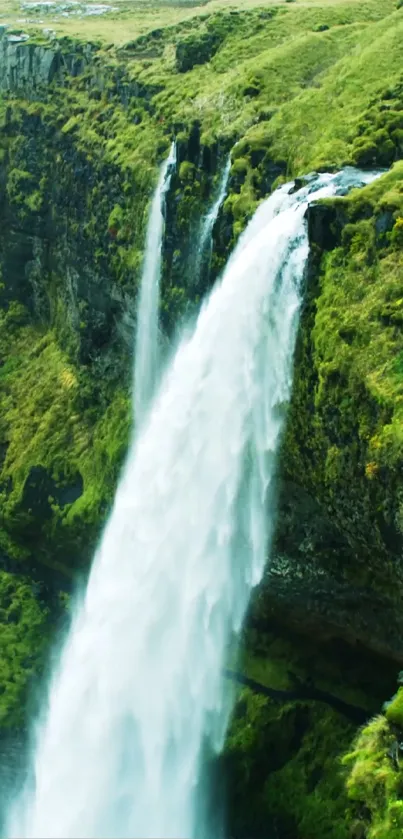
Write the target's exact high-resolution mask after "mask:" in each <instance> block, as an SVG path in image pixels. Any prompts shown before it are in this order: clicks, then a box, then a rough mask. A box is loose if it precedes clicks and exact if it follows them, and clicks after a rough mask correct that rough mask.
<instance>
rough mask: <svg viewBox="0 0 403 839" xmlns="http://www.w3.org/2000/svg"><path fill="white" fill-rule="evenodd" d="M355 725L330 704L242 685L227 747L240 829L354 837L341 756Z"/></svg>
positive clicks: (235, 825) (319, 838)
mask: <svg viewBox="0 0 403 839" xmlns="http://www.w3.org/2000/svg"><path fill="white" fill-rule="evenodd" d="M353 731H354V728H353V726H352V725H351V724H349V723H348V722H346V721H344V720H343V719H342V718H340V717H338V715H337V714H336V713H335V712H333V711H332V710H330V709H326V708H324V707H321V706H319V707H318V706H316V707H315V706H314V705H313V704H310V703H307V702H305V703H304V702H287V703H285V704H283V705H278V704H276V703H274V702H273V701H271V700H268V699H265V698H264V697H260V696H255V695H253V694H252V693H251V692H250V691H248V690H247V689H245V690H244V691H242V694H241V695H240V697H239V699H238V703H237V706H236V709H235V714H234V718H233V721H232V724H231V728H230V732H229V737H228V741H227V745H226V749H225V753H224V754H225V763H226V767H227V771H228V773H229V778H230V781H229V783H230V801H229V812H230V819H231V829H232V831H233V835H236V836H247V835H249V836H256V837H260V836H265V835H266V834H267V831H268V830H269V832H273V830H274V829H276V828H277V829H278V830H279V831H280V835H281V836H287V837H288V836H290V837H298V839H299V837H301V839H303V837H306V836H309V837H310V839H325V837H326V839H347V837H349V819H348V816H347V808H348V800H347V795H346V793H345V790H344V778H343V772H342V768H341V765H340V756H341V755H342V753H343V748H344V749H346V748H347V746H348V743H349V741H350V740H351V737H352V735H353Z"/></svg>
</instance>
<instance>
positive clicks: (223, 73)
mask: <svg viewBox="0 0 403 839" xmlns="http://www.w3.org/2000/svg"><path fill="white" fill-rule="evenodd" d="M116 2H117V0H115V3H114V5H115V4H116ZM398 6H399V4H398ZM118 7H119V8H118V12H117V13H116V14H115V15H114V16H113V17H112V18H111V17H110V16H109V18H105V19H104V20H102V19H99V20H94V19H92V20H90V19H85V20H83V21H80V22H77V21H73V20H70V21H63V22H61V23H60V31H61V32H63V33H67V34H68V35H70V36H71V35H72V34H77V35H80V36H81V38H79V39H74V38H71V37H65V38H62V39H61V40H60V50H61V54H62V56H63V60H64V61H65V62H66V65H68V66H70V67H73V66H74V67H76V69H77V72H76V74H75V75H74V77H72V78H68V83H67V84H66V83H65V81H63V78H62V76H59V77H57V76H56V78H55V79H54V80H53V82H52V84H51V85H50V86H49V87H47V88H43V87H42V88H41V87H39V88H38V89H37V90H36V91H35V92H33V91H32V90H31V91H30V93H29V96H27V97H25V95H24V90H23V89H20V90H19V91H14V93H10V92H8V93H6V94H5V96H4V98H3V100H2V102H1V103H0V128H1V131H0V195H1V199H2V200H1V210H0V218H1V225H0V252H1V258H0V262H1V269H2V273H1V278H0V279H1V282H0V505H1V519H0V557H1V560H2V561H3V559H4V562H5V566H6V567H7V569H8V571H7V572H6V571H2V572H0V613H1V614H0V645H1V657H0V730H4V729H5V727H11V728H13V729H15V728H17V727H22V726H23V724H24V721H25V717H26V709H27V707H28V704H27V703H28V701H29V696H30V695H31V696H32V684H33V678H34V676H35V674H38V673H41V672H42V670H43V667H44V661H45V655H46V649H47V645H48V642H49V638H50V637H51V636H52V635H53V634H54V631H55V620H56V616H58V615H59V614H60V603H59V598H58V597H57V596H56V597H51V596H50V595H49V592H48V591H45V590H44V589H43V588H42V587H41V586H42V582H43V579H45V578H46V579H49V574H51V575H54V580H56V575H57V574H58V573H60V575H61V577H63V578H64V579H65V580H66V583H67V581H68V580H70V579H71V578H73V579H74V578H75V576H76V572H77V569H79V570H80V571H82V570H83V569H86V568H87V567H88V562H89V559H90V556H91V553H92V551H93V548H94V545H95V543H96V540H97V538H98V537H99V533H100V530H101V528H102V525H103V522H104V520H105V516H106V514H107V510H108V508H109V505H110V503H111V500H112V497H113V492H114V488H115V485H116V481H117V477H118V473H119V468H120V465H121V463H122V459H123V457H124V454H125V451H126V447H127V441H128V438H129V433H130V422H131V416H130V405H129V396H130V394H129V389H130V366H131V350H132V343H131V342H132V333H133V323H134V315H135V305H134V301H135V295H136V290H137V287H138V282H139V278H140V272H141V265H142V255H143V243H144V235H145V225H146V218H147V210H148V204H149V199H150V196H151V193H152V190H153V188H154V185H155V181H156V177H157V166H158V164H159V162H160V161H161V160H162V158H163V157H164V156H165V155H166V153H167V150H168V148H169V145H170V142H171V139H172V136H175V137H176V140H177V148H178V167H177V171H176V172H175V173H174V176H173V178H172V182H171V187H172V188H171V192H170V195H169V198H168V204H167V223H166V244H165V248H164V254H163V257H164V277H163V283H162V305H161V315H162V322H163V326H164V329H165V331H166V332H167V333H169V332H171V331H172V330H173V329H174V328H175V325H176V324H177V323H178V320H179V319H180V318H181V316H183V314H184V312H186V311H188V308H189V307H190V308H192V306H194V305H195V304H196V305H197V304H198V302H199V300H200V297H201V295H202V294H203V293H204V291H205V290H206V284H207V277H206V276H204V275H201V276H198V275H197V271H196V267H195V266H196V262H195V260H196V255H195V253H194V247H193V242H194V240H195V237H196V236H197V233H198V230H199V228H200V220H201V218H202V216H203V213H204V212H205V211H206V209H207V208H208V207H210V206H211V201H212V198H213V196H214V195H215V194H216V190H217V186H218V183H219V179H220V174H221V172H222V168H223V166H224V165H225V160H226V158H227V155H228V154H229V153H231V161H232V168H231V173H230V181H229V193H228V197H227V200H226V202H225V206H224V210H223V212H222V213H221V216H220V218H219V222H218V225H217V228H216V230H215V232H214V236H215V252H214V258H213V266H212V276H214V275H216V274H217V273H218V272H219V270H220V269H221V267H222V265H223V263H224V262H225V260H226V258H227V256H228V253H229V250H230V249H231V247H232V246H233V244H234V242H235V240H236V238H237V236H238V235H239V233H240V232H241V231H242V229H243V228H244V226H245V223H246V221H247V219H248V218H249V217H250V215H251V214H252V213H253V211H254V209H255V207H256V206H257V203H258V202H259V201H260V200H261V198H262V197H264V196H265V195H267V194H268V193H269V192H270V190H271V189H272V188H273V186H274V185H275V184H276V183H279V182H281V181H284V180H285V179H288V178H290V177H294V176H296V175H302V174H304V173H306V172H307V171H309V170H312V169H318V168H320V169H328V168H330V169H335V168H336V167H339V166H342V165H345V164H354V165H358V166H364V167H374V166H381V167H385V168H389V167H390V166H393V168H392V169H391V171H390V172H389V173H388V174H386V175H384V176H383V177H382V178H381V179H380V180H379V181H377V182H375V183H374V184H373V185H371V186H369V187H367V188H366V189H364V190H362V191H360V192H356V193H354V194H352V195H351V196H349V197H347V198H343V199H337V202H334V201H328V202H324V203H323V205H322V206H321V207H319V208H315V209H314V210H313V211H312V213H311V215H310V219H309V226H310V233H311V240H312V256H311V261H310V266H309V276H308V281H307V290H306V304H305V308H304V313H303V318H302V325H301V332H300V337H299V345H298V350H297V357H296V376H295V386H294V393H293V401H292V405H291V411H290V416H289V423H288V427H287V432H286V435H285V439H284V446H283V453H282V470H283V473H284V474H285V475H286V476H287V477H288V478H289V479H290V480H292V481H294V482H295V483H298V482H299V484H300V485H301V487H302V488H303V489H304V491H306V492H309V493H310V494H311V496H312V497H313V498H314V499H315V500H316V501H317V502H319V503H320V504H321V505H322V506H323V509H325V510H326V512H327V515H328V516H329V519H330V520H331V521H332V524H333V525H334V527H336V528H339V530H340V531H341V532H343V534H344V536H345V538H346V539H347V542H348V546H349V554H348V561H346V559H345V557H344V558H342V557H340V556H337V557H336V558H335V557H334V556H333V559H332V560H330V559H329V562H330V561H332V562H333V563H334V564H335V565H337V574H338V575H339V576H340V577H342V578H343V579H345V580H348V581H351V583H354V584H360V585H362V586H370V587H371V588H372V590H374V591H377V592H379V593H380V594H382V596H384V597H385V598H389V600H391V601H393V602H394V603H395V604H396V608H400V603H401V596H402V592H403V581H402V579H401V571H400V570H399V569H400V565H399V557H400V554H401V545H402V534H403V506H402V505H403V487H402V480H401V462H402V445H403V440H402V421H403V417H402V410H403V407H402V406H403V361H402V359H403V342H402V329H401V327H402V322H403V321H402V318H403V303H402V296H403V292H402V274H403V261H402V252H403V186H402V184H403V164H402V162H401V159H402V158H403V75H402V69H401V68H402V59H403V17H402V10H401V9H399V8H398V7H397V6H396V2H395V0H382V2H380V0H350V2H347V0H337V2H336V0H334V2H332V0H312V1H311V2H309V3H308V2H304V3H302V2H299V0H296V2H294V3H283V2H280V0H279V1H278V2H275V3H272V2H263V0H261V2H253V3H249V2H248V3H246V2H244V3H242V2H239V3H237V4H236V6H235V7H232V6H231V7H229V6H228V4H227V3H226V2H225V0H213V2H212V3H209V4H206V5H205V6H204V7H192V5H191V4H190V3H189V4H179V3H178V4H177V5H176V6H173V5H171V4H167V5H163V6H159V7H157V6H156V5H150V4H146V5H142V4H141V3H140V4H135V5H133V4H130V3H129V2H126V3H123V2H122V3H120V2H118ZM6 12H7V14H9V15H10V19H11V18H12V17H13V16H14V18H15V16H16V15H17V13H18V9H17V7H16V4H15V3H14V2H12V0H10V2H9V4H8V7H7V9H6ZM56 28H58V27H56ZM78 30H80V32H78ZM29 31H30V33H31V41H30V48H34V47H35V45H39V44H40V45H41V46H43V45H45V46H49V44H50V42H49V41H48V39H47V38H46V37H45V35H44V33H43V32H42V31H41V30H39V29H38V28H35V25H34V24H32V25H30V26H29ZM90 38H93V39H94V40H93V43H92V45H91V47H90V49H87V47H84V46H83V41H84V40H85V39H90ZM112 42H113V44H112ZM27 48H28V47H27ZM50 48H52V47H51V44H50ZM21 49H25V47H21ZM69 62H70V63H69ZM61 63H62V62H61ZM399 161H400V162H399ZM77 184H79V188H78V187H77ZM318 561H322V560H321V559H320V560H318ZM10 568H11V569H12V570H13V571H14V570H18V574H19V575H21V574H22V572H23V574H24V576H22V575H21V576H17V575H14V574H11V573H10V572H9V569H10ZM33 569H35V574H34V573H33ZM34 576H35V579H37V580H38V582H35V583H33V582H32V579H33V577H34ZM54 587H56V589H57V583H56V582H55V583H54ZM375 640H376V639H375ZM257 644H258V649H257ZM351 655H352V657H353V659H354V667H353V666H352V664H351V660H349V663H348V666H347V665H346V662H345V661H344V660H342V659H341V658H340V656H339V657H338V656H337V655H336V653H335V652H334V650H333V648H332V649H331V652H330V653H328V654H327V653H326V651H323V650H320V648H319V646H318V644H317V643H316V640H312V639H308V640H307V639H304V640H298V639H297V638H296V637H294V638H292V639H291V640H287V641H286V640H285V639H284V630H283V629H280V630H279V636H277V637H275V636H273V635H272V636H271V637H270V638H269V640H267V638H266V640H265V641H264V642H263V641H262V638H259V639H258V641H257V639H256V637H255V636H254V635H253V633H252V632H251V633H248V634H247V635H246V637H245V642H244V647H243V656H242V657H241V664H240V667H241V669H242V671H243V672H244V673H246V674H248V675H249V676H251V677H253V678H255V679H257V680H258V681H260V682H261V683H262V684H266V685H268V686H270V687H272V688H276V687H277V688H279V689H288V688H290V687H292V685H293V684H294V682H293V681H292V679H290V671H291V673H292V674H293V677H294V680H295V679H296V680H297V682H298V681H299V682H301V681H302V682H304V681H305V680H307V679H308V678H310V679H313V680H314V683H315V685H316V686H317V687H320V688H321V689H322V690H324V691H328V692H329V693H330V694H332V695H334V696H336V697H339V698H340V699H343V700H344V701H346V702H351V703H352V704H355V705H359V706H361V707H362V708H364V709H366V710H368V713H369V716H372V715H373V714H374V713H377V712H379V710H380V708H381V706H382V701H383V699H384V698H386V697H387V696H388V695H390V691H391V687H390V671H391V669H393V666H392V665H390V664H385V668H386V669H385V672H383V674H382V677H380V676H379V669H377V668H373V669H372V670H371V667H370V665H369V664H368V663H366V662H365V661H364V658H365V657H364V655H363V653H362V652H359V653H358V654H354V653H351ZM357 655H358V659H359V661H357ZM332 656H334V660H332ZM354 656H355V657H354ZM354 668H355V669H356V671H357V672H356V674H355V675H353V671H354ZM378 682H379V683H378ZM401 728H402V693H401V691H400V692H399V693H398V695H397V697H396V698H395V699H394V701H393V702H392V704H391V705H389V706H388V708H387V711H386V715H385V716H384V717H376V718H375V720H373V721H372V722H371V723H369V724H368V725H367V726H365V727H364V729H363V730H362V731H360V732H358V734H357V732H356V729H355V728H354V726H353V725H352V723H351V722H350V721H349V720H347V719H345V718H343V717H342V716H341V715H340V714H339V713H337V712H336V711H334V710H332V709H331V708H329V707H326V706H325V705H322V704H321V703H313V702H308V701H306V700H304V701H302V700H300V701H298V700H295V701H289V702H287V703H283V704H279V703H274V702H273V701H271V700H268V699H267V698H265V697H261V696H257V695H253V694H252V693H251V692H250V691H249V690H247V689H245V690H244V691H243V692H242V694H241V695H240V697H239V700H238V704H237V707H236V712H235V715H234V719H233V722H232V726H231V730H230V734H229V738H228V743H227V748H226V752H225V756H224V760H225V762H226V764H227V766H228V767H229V768H230V770H231V785H230V798H231V807H232V810H231V812H232V814H233V815H232V818H233V828H234V835H237V836H239V837H240V839H243V837H244V836H245V835H246V833H247V834H248V835H250V836H256V837H259V836H261V835H262V832H264V831H266V833H267V826H269V827H270V829H271V830H272V834H273V837H274V836H276V837H277V836H278V837H281V839H325V838H326V839H395V837H396V839H397V836H398V835H400V833H401V828H402V826H403V825H402V821H401V820H402V812H401V810H402V807H401V796H402V778H401V768H400V764H401V755H400V748H399V743H400V739H401ZM352 743H353V745H351V744H352ZM396 744H397V745H396ZM343 754H347V757H346V758H345V760H344V761H342V756H343Z"/></svg>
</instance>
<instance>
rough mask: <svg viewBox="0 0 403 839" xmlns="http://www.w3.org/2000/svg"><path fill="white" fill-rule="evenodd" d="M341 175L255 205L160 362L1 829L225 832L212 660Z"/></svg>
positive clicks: (231, 619)
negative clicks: (320, 217) (322, 220)
mask: <svg viewBox="0 0 403 839" xmlns="http://www.w3.org/2000/svg"><path fill="white" fill-rule="evenodd" d="M357 178H358V176H357ZM343 183H344V181H343V175H336V176H334V175H321V176H318V177H317V178H316V179H315V180H313V181H312V182H311V183H310V184H309V185H307V186H306V187H304V188H303V189H301V190H300V191H299V192H298V193H296V194H294V195H290V194H289V187H290V185H288V186H287V187H283V188H282V189H281V190H280V191H279V192H277V193H275V194H274V196H272V197H271V198H269V199H268V200H267V201H266V202H265V203H264V204H263V205H262V208H261V209H259V211H258V213H259V215H258V216H256V217H255V219H254V220H253V221H252V222H251V226H250V227H249V228H248V229H247V230H246V232H245V234H244V236H243V237H241V239H240V241H239V244H238V246H237V248H236V250H235V253H234V255H233V257H232V258H231V259H230V260H229V263H228V266H227V268H226V270H225V272H224V275H223V277H222V279H221V281H220V282H219V283H217V284H216V286H215V288H214V289H213V291H212V293H211V294H210V295H209V297H208V299H207V301H206V302H205V304H204V306H203V307H202V309H201V311H200V314H199V317H198V320H197V322H196V324H195V326H194V329H193V331H192V332H189V331H187V332H186V333H185V335H184V337H183V339H182V341H181V342H180V343H179V346H178V348H177V351H176V353H175V354H174V356H173V358H172V360H171V362H170V364H169V365H168V366H167V368H166V370H165V372H164V374H163V376H162V379H161V381H160V383H159V385H158V388H157V390H156V392H155V394H154V396H153V399H152V402H151V404H150V409H149V412H148V415H147V418H146V421H145V422H144V423H143V425H142V427H141V429H140V432H139V433H138V434H136V435H135V437H134V438H133V440H132V442H131V445H130V448H129V452H128V456H127V461H126V464H125V467H124V469H123V473H122V476H121V480H120V483H119V487H118V489H117V492H116V497H115V502H114V506H113V509H112V512H111V515H110V518H109V521H108V523H107V525H106V528H105V531H104V533H103V536H102V539H101V542H100V545H99V548H98V550H97V552H96V555H95V557H94V562H93V567H92V570H91V573H90V577H89V581H88V586H87V591H86V593H85V598H84V600H83V602H81V603H79V604H77V607H76V610H75V614H74V617H73V621H72V626H71V629H70V632H69V635H68V637H67V641H66V643H65V645H64V648H63V649H62V652H61V655H60V659H59V664H58V667H57V669H56V672H55V673H54V674H53V678H52V681H51V683H50V687H49V692H48V697H47V702H46V704H45V707H44V711H43V717H42V719H41V721H40V724H39V726H38V732H37V737H36V744H35V748H34V749H33V755H32V769H31V778H30V780H29V781H28V782H27V784H26V786H25V788H24V789H23V790H22V792H21V794H20V795H19V797H18V798H17V799H16V801H15V803H14V804H13V805H12V806H11V808H10V813H9V819H8V827H7V831H6V835H7V836H8V837H9V839H17V837H19V839H24V837H25V839H28V837H30V838H31V839H37V838H38V837H41V839H50V837H56V839H57V838H59V839H90V837H97V839H118V837H123V839H141V837H142V838H143V839H157V837H159V838H160V839H196V838H197V839H212V838H213V837H214V839H219V837H220V836H222V835H223V834H222V833H221V832H220V826H219V824H217V823H215V822H214V818H213V817H212V816H211V815H209V817H208V816H207V806H206V802H205V800H204V799H203V790H204V789H205V783H204V781H205V776H204V764H203V759H204V756H205V754H206V751H207V753H210V754H211V753H216V752H219V751H220V749H221V748H222V745H223V741H224V736H225V731H226V727H227V723H228V719H229V714H230V711H231V694H230V693H229V689H230V688H229V685H228V683H226V682H225V680H224V677H223V668H224V667H225V665H226V663H227V654H228V649H229V645H230V644H231V643H232V642H233V640H234V638H236V636H237V635H238V633H239V631H240V628H241V626H242V622H243V619H244V616H245V611H246V608H247V605H248V601H249V597H250V592H251V589H252V587H253V586H255V585H256V584H257V583H258V582H259V581H260V579H261V577H262V574H263V570H264V565H265V560H266V556H267V549H268V544H269V540H270V534H271V528H272V525H273V517H274V514H273V502H274V499H273V476H274V470H275V463H276V452H277V448H278V443H279V439H280V434H281V430H282V426H283V421H284V410H283V408H284V404H285V403H286V402H287V400H288V399H289V396H290V389H291V382H292V359H293V350H294V343H295V335H296V329H297V323H298V312H299V307H300V302H301V286H302V280H303V274H304V266H305V262H306V258H307V254H308V239H307V233H306V226H305V222H304V214H305V211H306V207H307V204H308V203H309V201H311V200H312V199H313V198H319V197H323V196H326V195H332V194H335V193H337V191H338V190H339V189H340V188H342V187H343ZM157 215H158V214H157ZM158 218H159V217H158ZM158 223H159V222H158ZM146 340H147V341H148V336H147V339H146Z"/></svg>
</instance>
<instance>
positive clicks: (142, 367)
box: [134, 143, 176, 425]
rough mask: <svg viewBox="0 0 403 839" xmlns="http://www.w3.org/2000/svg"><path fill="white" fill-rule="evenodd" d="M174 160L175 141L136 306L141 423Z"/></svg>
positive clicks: (158, 193) (155, 207) (153, 363)
mask: <svg viewBox="0 0 403 839" xmlns="http://www.w3.org/2000/svg"><path fill="white" fill-rule="evenodd" d="M175 163H176V145H175V143H172V145H171V150H170V152H169V155H168V157H167V159H166V161H165V163H163V165H162V167H161V171H160V176H159V179H158V184H157V188H156V190H155V193H154V197H153V200H152V202H151V209H150V216H149V221H148V226H147V238H146V247H145V254H144V265H143V273H142V278H141V284H140V293H139V301H138V306H137V328H136V346H135V354H134V414H135V420H136V424H137V425H140V423H141V422H142V420H143V417H144V414H145V412H146V411H147V407H148V405H149V403H150V400H151V397H152V394H153V391H154V389H155V385H156V381H157V376H158V368H159V347H158V311H159V292H160V279H161V276H160V275H161V259H162V241H163V235H164V209H165V196H166V193H167V192H168V189H169V184H170V180H171V175H172V169H173V167H174V166H175Z"/></svg>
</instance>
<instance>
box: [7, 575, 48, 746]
mask: <svg viewBox="0 0 403 839" xmlns="http://www.w3.org/2000/svg"><path fill="white" fill-rule="evenodd" d="M38 589H40V587H38V586H37V584H35V583H34V582H32V580H30V579H29V578H25V577H21V578H20V577H14V576H12V575H11V574H7V573H5V572H4V571H1V572H0V729H1V730H3V731H4V728H5V727H9V728H14V729H17V728H18V727H20V726H21V725H23V724H24V723H25V722H26V713H27V702H28V698H29V691H30V689H31V688H32V679H33V677H34V676H37V674H38V672H39V671H40V670H41V669H42V667H43V664H44V656H45V651H46V649H47V646H48V644H49V637H50V634H51V631H52V629H53V624H52V621H51V613H50V610H49V607H48V606H46V604H44V603H43V602H42V601H41V598H40V596H39V594H38V593H37V592H38Z"/></svg>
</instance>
